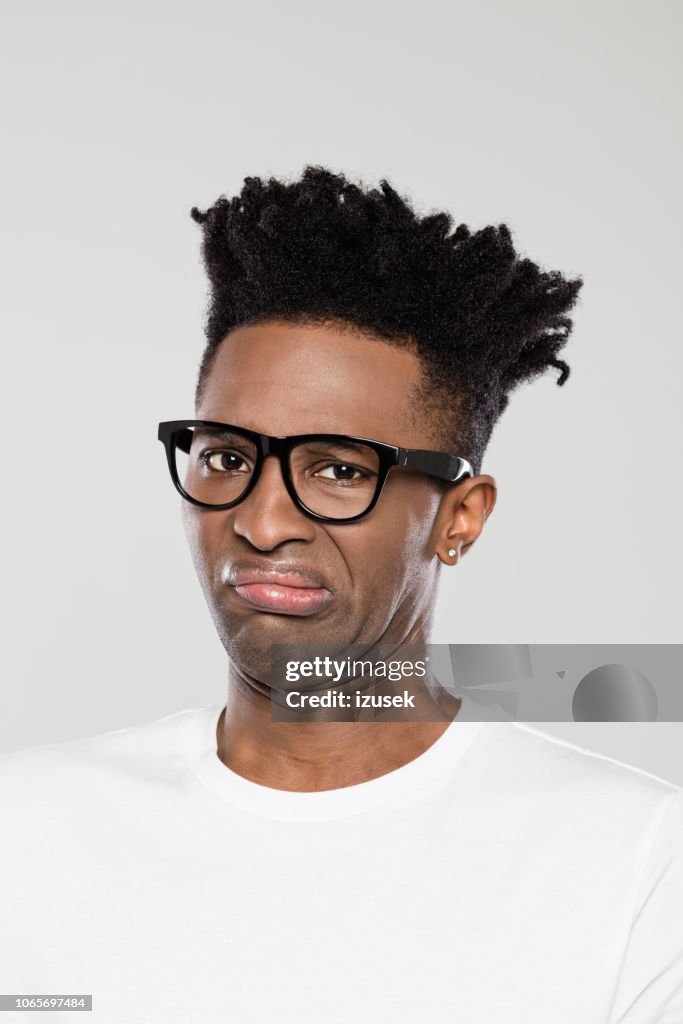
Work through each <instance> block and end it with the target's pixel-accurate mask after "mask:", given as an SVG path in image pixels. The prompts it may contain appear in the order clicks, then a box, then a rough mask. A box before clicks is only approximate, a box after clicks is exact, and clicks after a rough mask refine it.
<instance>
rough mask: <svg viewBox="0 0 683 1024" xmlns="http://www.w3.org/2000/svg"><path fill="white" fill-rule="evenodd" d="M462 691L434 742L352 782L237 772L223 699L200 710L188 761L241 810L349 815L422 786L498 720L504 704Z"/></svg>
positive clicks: (267, 814)
mask: <svg viewBox="0 0 683 1024" xmlns="http://www.w3.org/2000/svg"><path fill="white" fill-rule="evenodd" d="M459 696H460V697H461V699H462V704H461V706H460V708H459V710H458V714H457V715H456V716H455V718H454V719H453V721H452V722H451V723H450V725H449V726H448V728H447V729H445V730H444V732H443V733H442V734H441V735H440V736H439V737H438V739H436V740H435V741H434V743H432V744H431V746H429V747H427V749H426V750H424V751H423V752H422V753H421V754H419V755H418V756H417V757H416V758H414V759H413V760H412V761H408V762H407V764H404V765H402V766H401V767H400V768H396V769H394V770H393V771H391V772H387V773H386V774H384V775H379V776H377V778H374V779H369V780H368V781H367V782H359V783H356V784H355V785H352V786H343V787H341V788H338V789H325V790H318V791H315V792H305V791H295V790H285V789H273V788H272V787H270V786H263V785H261V784H260V783H258V782H254V781H252V780H251V779H247V778H245V777H244V776H243V775H239V774H238V773H237V772H234V771H233V770H232V769H231V768H229V767H228V766H227V765H226V764H224V763H223V762H222V761H221V760H220V758H219V757H218V745H217V736H216V729H217V726H218V719H219V717H220V714H221V712H222V711H223V708H224V706H225V704H224V703H218V704H209V705H206V706H205V707H203V708H200V709H199V714H198V715H197V718H196V721H195V729H194V730H193V733H192V736H191V738H190V742H189V745H188V749H187V751H186V753H187V760H188V764H189V767H190V770H191V771H192V772H193V773H194V775H195V776H197V778H198V779H199V780H200V781H201V782H202V783H203V784H204V786H206V787H207V789H209V790H211V792H212V793H213V794H214V795H215V796H217V797H219V798H220V799H221V800H224V801H225V802H226V803H229V804H232V805H233V806H235V807H237V808H239V809H240V810H243V811H247V812H249V813H252V814H257V815H260V816H261V817H264V818H271V819H273V820H278V821H331V820H334V819H336V818H344V817H350V816H352V815H354V814H360V813H362V812H364V811H368V810H372V809H373V808H377V807H380V806H382V805H383V804H387V803H389V802H391V801H393V800H396V799H397V798H400V797H402V796H405V795H407V794H408V793H411V792H414V791H415V790H417V789H420V788H422V787H423V786H425V785H427V784H428V783H430V782H433V781H435V780H436V779H438V778H439V777H440V776H442V775H444V774H445V773H446V772H448V771H449V770H450V769H452V768H453V766H454V765H455V764H456V763H457V762H458V761H460V760H461V759H462V758H463V756H464V755H465V753H466V752H467V751H468V750H469V748H470V747H471V746H472V744H473V743H474V741H475V739H476V738H477V736H478V735H479V733H480V732H481V730H482V729H483V727H484V725H485V723H486V722H488V721H490V720H491V719H494V720H495V719H496V714H495V712H496V711H500V709H499V708H498V707H497V706H496V705H494V706H493V707H488V708H482V706H481V705H479V704H478V703H477V702H476V701H473V700H472V699H471V698H470V697H467V696H466V695H464V694H460V695H459ZM503 715H504V718H507V717H508V716H507V715H505V713H503Z"/></svg>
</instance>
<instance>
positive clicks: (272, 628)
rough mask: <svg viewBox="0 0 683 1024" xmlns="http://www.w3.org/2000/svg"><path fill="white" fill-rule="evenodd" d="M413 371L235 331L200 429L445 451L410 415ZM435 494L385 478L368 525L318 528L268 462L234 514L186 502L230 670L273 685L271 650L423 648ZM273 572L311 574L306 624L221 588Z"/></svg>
mask: <svg viewBox="0 0 683 1024" xmlns="http://www.w3.org/2000/svg"><path fill="white" fill-rule="evenodd" d="M419 367H420V364H419V361H418V359H417V357H416V356H415V355H414V354H413V353H412V352H410V351H408V350H407V349H399V348H396V347H394V346H391V345H389V344H387V343H385V342H382V341H380V340H378V339H375V338H371V337H370V338H365V337H359V336H357V335H353V334H351V333H345V332H343V331H340V330H337V329H336V328H334V327H329V326H325V327H310V326H309V327H300V326H294V325H292V324H286V323H282V322H276V321H271V322H268V323H267V324H260V325H258V326H250V327H240V328H238V329H236V330H234V331H232V332H231V333H230V334H229V335H228V336H227V338H226V339H225V340H224V341H223V342H222V344H221V346H220V348H219V350H218V352H217V353H216V356H215V361H214V364H213V366H212V368H211V372H210V375H209V378H208V380H207V386H206V390H205V395H204V398H203V400H202V402H201V405H200V406H198V407H197V409H196V413H195V415H196V418H197V419H204V420H216V421H219V422H224V423H230V424H233V425H235V426H242V427H246V428H248V429H251V430H256V431H260V432H262V433H265V434H269V435H288V434H304V433H316V432H317V433H333V434H351V435H355V436H358V437H366V438H372V439H374V440H377V441H384V442H387V443H389V444H394V445H399V446H401V447H406V448H427V449H439V448H440V447H441V446H440V445H439V444H438V441H437V439H436V438H435V436H434V434H433V432H432V430H431V429H430V427H429V424H428V422H425V423H422V416H421V415H419V412H418V413H417V414H416V410H415V409H414V408H413V406H412V404H411V391H412V388H413V387H414V386H415V385H416V384H417V382H418V379H419ZM455 454H458V453H457V452H456V453H455ZM441 494H442V491H441V489H440V486H439V484H438V483H437V482H436V481H434V480H432V479H431V478H430V477H428V476H426V475H424V474H421V473H417V472H415V471H412V470H406V469H405V468H400V469H399V468H393V469H392V470H391V471H390V472H389V475H388V477H387V480H386V483H385V486H384V490H383V492H382V495H381V497H380V499H379V502H378V503H377V505H376V506H375V508H374V509H373V510H372V511H371V512H370V513H369V514H368V515H367V516H366V517H365V518H364V519H361V520H359V521H358V522H355V523H347V524H335V523H320V522H316V521H314V520H312V519H310V518H309V517H307V516H306V515H304V513H303V512H301V511H300V510H299V509H297V508H296V506H295V505H294V504H293V502H292V500H291V498H290V497H289V495H288V493H287V491H286V489H285V486H284V482H283V479H282V474H281V470H280V464H279V462H278V461H277V459H275V458H274V457H268V458H267V459H266V460H265V462H264V465H263V469H262V473H261V477H260V479H259V480H258V482H257V484H256V486H255V488H254V489H253V490H252V491H251V493H250V494H249V495H248V496H247V497H246V498H245V500H244V501H243V502H242V503H241V504H239V505H237V506H235V507H234V508H230V509H227V510H217V511H214V510H209V509H201V508H198V507H197V506H195V505H192V504H190V503H189V502H183V521H184V526H185V530H186V534H187V537H188V541H189V543H190V548H191V551H192V556H193V559H194V563H195V566H196V569H197V573H198V575H199V580H200V583H201V586H202V589H203V591H204V595H205V597H206V600H207V602H208V605H209V608H210V610H211V614H212V617H213V620H214V623H215V625H216V628H217V630H218V632H219V635H220V637H221V641H222V643H223V645H224V647H225V649H226V651H227V653H228V654H229V656H230V658H231V660H232V661H233V662H234V663H235V665H236V667H238V668H239V669H241V670H242V672H244V673H247V674H248V675H249V676H251V677H252V678H254V679H259V680H262V681H267V680H268V677H269V673H270V656H271V654H270V645H271V644H272V643H302V644H312V645H315V644H334V645H335V646H336V645H346V644H351V643H366V644H371V643H375V642H380V641H382V642H383V641H386V642H389V643H394V642H402V641H404V640H406V641H409V640H412V639H415V641H416V642H417V641H418V640H419V639H422V638H424V627H425V625H428V623H429V620H430V618H431V607H432V604H433V601H434V597H435V592H436V583H437V579H438V565H439V562H438V558H437V557H436V555H435V549H434V542H433V540H432V527H433V521H434V516H435V513H436V511H437V509H438V507H439V504H440V498H441ZM279 563H288V564H289V563H293V564H294V566H295V567H300V568H301V570H302V571H303V572H305V571H306V570H308V571H310V572H313V573H314V574H317V576H318V577H319V578H320V580H321V582H322V583H323V585H324V587H325V588H326V589H327V590H328V591H329V592H330V594H329V597H328V598H327V600H326V601H324V602H323V603H322V604H321V605H320V607H318V608H317V609H316V610H315V611H313V613H312V614H311V613H310V609H309V613H307V614H305V615H304V614H292V613H291V612H288V613H283V612H282V611H274V610H272V609H269V610H266V609H263V608H259V607H256V606H255V605H254V604H253V603H252V602H251V601H249V600H247V599H246V598H245V597H243V596H240V594H239V592H238V591H237V590H236V588H235V587H234V586H233V585H231V584H230V583H229V582H228V580H229V579H230V574H231V573H233V574H234V572H235V570H236V569H239V568H241V567H245V566H246V567H247V569H249V568H252V567H253V566H258V567H259V568H261V567H262V566H263V565H265V566H266V567H268V566H270V565H272V566H273V567H275V568H277V566H278V564H279Z"/></svg>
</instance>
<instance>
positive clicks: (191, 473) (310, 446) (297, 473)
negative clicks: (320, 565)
mask: <svg viewBox="0 0 683 1024" xmlns="http://www.w3.org/2000/svg"><path fill="white" fill-rule="evenodd" d="M188 431H190V432H191V440H190V439H189V438H188ZM182 434H183V435H184V437H183V439H182V445H178V444H174V453H175V460H176V470H177V473H178V479H179V480H180V483H181V485H182V487H183V488H184V490H185V491H186V493H187V494H189V495H190V497H191V498H195V499H196V500H197V501H201V502H204V503H205V504H207V505H225V504H228V503H229V502H233V501H237V500H238V499H239V498H240V497H241V496H242V494H244V492H245V491H246V489H247V487H248V486H249V482H250V480H251V477H252V474H253V472H254V467H255V465H256V459H257V449H256V445H255V444H254V442H253V441H252V440H251V439H250V438H248V437H245V436H244V435H242V434H240V433H239V432H237V431H226V430H221V429H219V428H208V427H189V428H187V429H186V430H184V431H182ZM183 448H188V449H189V450H188V451H184V450H183ZM379 468H380V464H379V456H378V454H377V452H376V451H375V450H374V449H373V448H370V447H369V446H368V445H365V444H362V443H361V442H358V441H351V440H343V441H323V440H320V441H304V442H301V443H300V444H298V445H296V446H295V447H294V448H292V451H291V454H290V460H289V469H290V475H291V478H292V483H293V485H294V490H295V491H296V493H297V495H298V497H299V499H300V500H301V501H302V502H303V504H304V505H305V506H306V507H307V508H309V509H310V510H311V511H312V512H315V513H316V514H317V515H321V516H327V517H329V518H331V519H348V518H351V517H352V516H356V515H360V514H361V513H363V512H365V510H366V509H367V508H368V507H369V506H370V505H371V504H372V499H373V498H374V495H375V490H376V488H377V475H378V472H379ZM257 486H258V485H257Z"/></svg>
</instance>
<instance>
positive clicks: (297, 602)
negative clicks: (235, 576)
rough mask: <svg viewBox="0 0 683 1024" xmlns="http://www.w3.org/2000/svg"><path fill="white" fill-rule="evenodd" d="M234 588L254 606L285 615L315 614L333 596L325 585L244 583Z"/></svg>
mask: <svg viewBox="0 0 683 1024" xmlns="http://www.w3.org/2000/svg"><path fill="white" fill-rule="evenodd" d="M234 589H235V593H237V594H239V596H240V597H242V598H244V600H245V601H248V602H249V604H251V605H253V606H254V608H262V609H263V610H264V611H270V612H282V613H283V614H285V615H313V614H314V613H315V612H317V611H318V610H319V609H320V608H322V607H323V605H325V604H327V602H328V601H329V600H330V598H331V597H332V594H331V593H330V591H329V590H326V589H325V588H324V587H283V586H281V585H280V584H279V583H243V584H242V585H241V586H237V587H235V588H234Z"/></svg>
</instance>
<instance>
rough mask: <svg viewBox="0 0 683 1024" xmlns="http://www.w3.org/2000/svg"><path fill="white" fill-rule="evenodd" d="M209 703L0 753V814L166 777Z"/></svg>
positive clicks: (176, 764)
mask: <svg viewBox="0 0 683 1024" xmlns="http://www.w3.org/2000/svg"><path fill="white" fill-rule="evenodd" d="M210 707H212V705H207V706H205V707H201V708H189V709H185V710H182V711H178V712H175V713H172V714H170V715H166V716H164V717H163V718H159V719H156V720H154V721H150V722H144V723H141V724H136V725H131V726H126V727H124V728H121V729H114V730H111V731H108V732H104V733H99V734H97V735H93V736H88V737H85V738H83V739H76V740H66V741H59V742H56V743H47V744H42V745H40V746H32V747H28V748H26V749H23V750H16V751H12V752H10V753H6V754H2V755H0V810H2V811H4V812H11V810H12V809H13V808H14V809H15V810H17V811H20V810H21V809H22V808H24V809H26V808H27V807H29V806H31V807H36V806H43V807H45V808H49V807H50V806H53V805H54V804H55V803H58V804H61V805H64V804H65V803H67V802H68V801H69V799H70V798H73V797H76V796H80V797H84V798H85V797H86V795H87V794H88V793H89V792H92V791H93V790H96V789H98V790H99V792H100V794H102V793H104V792H106V791H107V789H108V788H116V787H120V786H121V785H125V783H126V782H127V781H128V782H130V783H131V784H135V783H136V782H138V783H141V782H144V781H145V779H148V780H152V779H154V778H155V777H156V778H160V777H162V776H166V777H167V776H168V775H169V773H171V774H172V773H173V772H174V770H180V768H181V766H182V765H183V764H184V750H185V740H186V737H187V735H188V733H189V732H190V730H191V729H192V727H193V726H194V725H195V724H198V723H199V722H200V721H201V720H202V718H203V716H205V715H206V713H207V711H208V709H209V708H210Z"/></svg>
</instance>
